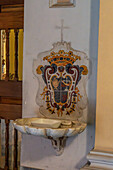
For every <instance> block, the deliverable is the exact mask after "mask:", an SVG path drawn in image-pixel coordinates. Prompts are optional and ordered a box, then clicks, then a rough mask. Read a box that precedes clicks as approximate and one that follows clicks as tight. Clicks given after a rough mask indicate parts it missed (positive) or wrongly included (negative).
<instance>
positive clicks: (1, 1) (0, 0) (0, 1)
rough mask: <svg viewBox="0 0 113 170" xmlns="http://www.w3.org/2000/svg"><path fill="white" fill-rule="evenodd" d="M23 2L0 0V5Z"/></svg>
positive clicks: (22, 1)
mask: <svg viewBox="0 0 113 170" xmlns="http://www.w3.org/2000/svg"><path fill="white" fill-rule="evenodd" d="M14 4H24V0H0V5H14Z"/></svg>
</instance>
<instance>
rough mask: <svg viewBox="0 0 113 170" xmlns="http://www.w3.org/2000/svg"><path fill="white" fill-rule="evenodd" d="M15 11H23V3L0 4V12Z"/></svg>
mask: <svg viewBox="0 0 113 170" xmlns="http://www.w3.org/2000/svg"><path fill="white" fill-rule="evenodd" d="M17 11H24V4H17V5H2V6H1V13H2V12H17Z"/></svg>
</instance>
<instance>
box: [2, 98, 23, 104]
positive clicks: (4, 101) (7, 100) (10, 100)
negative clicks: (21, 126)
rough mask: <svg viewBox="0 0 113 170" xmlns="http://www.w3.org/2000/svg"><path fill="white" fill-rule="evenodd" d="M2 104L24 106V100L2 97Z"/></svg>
mask: <svg viewBox="0 0 113 170" xmlns="http://www.w3.org/2000/svg"><path fill="white" fill-rule="evenodd" d="M0 104H16V105H21V104H22V98H17V97H0Z"/></svg>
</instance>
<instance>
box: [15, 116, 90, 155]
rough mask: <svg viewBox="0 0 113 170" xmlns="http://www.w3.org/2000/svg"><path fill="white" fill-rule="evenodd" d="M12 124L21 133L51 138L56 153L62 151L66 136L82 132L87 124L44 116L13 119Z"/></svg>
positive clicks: (58, 153)
mask: <svg viewBox="0 0 113 170" xmlns="http://www.w3.org/2000/svg"><path fill="white" fill-rule="evenodd" d="M13 125H14V127H15V128H16V129H17V130H18V131H20V132H21V133H26V134H29V135H35V136H41V137H45V138H48V139H51V141H52V145H53V147H54V148H55V149H56V150H57V155H60V154H61V153H62V152H63V148H64V145H65V144H64V143H65V142H64V141H65V140H66V138H68V137H71V136H74V135H76V134H79V133H81V132H83V131H84V130H85V128H86V126H87V124H86V123H83V122H79V121H70V120H69V121H68V120H57V119H46V118H24V119H17V120H15V121H13Z"/></svg>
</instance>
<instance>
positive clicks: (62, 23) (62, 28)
mask: <svg viewBox="0 0 113 170" xmlns="http://www.w3.org/2000/svg"><path fill="white" fill-rule="evenodd" d="M56 28H57V29H60V30H61V42H63V31H64V29H69V27H64V20H63V19H62V20H61V27H60V26H56Z"/></svg>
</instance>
